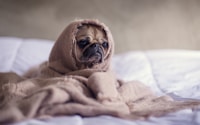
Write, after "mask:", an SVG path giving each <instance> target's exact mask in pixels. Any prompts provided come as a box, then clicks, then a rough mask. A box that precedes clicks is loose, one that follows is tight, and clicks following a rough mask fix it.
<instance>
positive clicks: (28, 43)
mask: <svg viewBox="0 0 200 125" xmlns="http://www.w3.org/2000/svg"><path fill="white" fill-rule="evenodd" d="M52 46H53V42H52V41H49V40H41V39H22V38H15V37H0V55H1V56H0V62H1V63H0V72H9V71H13V72H16V73H18V74H20V75H22V74H23V73H24V72H25V71H27V70H28V69H29V68H30V67H33V66H35V65H38V64H40V63H41V62H43V61H45V60H47V59H48V55H49V53H50V50H51V48H52ZM122 60H123V61H122ZM112 67H113V70H114V71H115V73H116V75H117V77H118V78H120V79H123V80H125V81H130V80H138V81H141V82H143V83H145V84H146V85H147V86H149V87H150V88H151V89H152V90H153V91H155V92H156V94H157V95H163V94H167V95H170V96H172V97H173V98H174V99H176V100H192V99H200V92H199V90H200V51H192V50H176V49H173V50H150V51H130V52H126V53H122V54H116V55H115V56H114V57H113V60H112ZM118 67H121V68H118ZM29 124H37V125H47V124H48V125H49V124H50V125H57V124H60V125H72V124H73V125H92V124H93V125H94V124H95V125H102V124H107V125H113V124H115V125H122V124H123V125H134V124H140V125H159V124H162V125H165V124H166V125H169V124H170V125H178V124H181V125H186V124H190V125H197V124H200V108H197V109H195V110H191V109H185V110H181V111H178V112H175V113H170V114H167V115H165V116H162V117H150V118H149V119H148V120H145V121H142V120H136V121H128V120H123V119H119V118H115V117H111V116H98V117H89V118H82V117H80V116H78V115H75V116H62V117H54V118H49V119H46V120H38V119H31V120H27V121H23V122H20V123H15V124H14V125H29Z"/></svg>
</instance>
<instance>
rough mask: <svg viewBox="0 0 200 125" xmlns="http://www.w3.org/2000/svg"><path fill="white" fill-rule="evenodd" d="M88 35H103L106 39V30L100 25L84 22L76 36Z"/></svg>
mask: <svg viewBox="0 0 200 125" xmlns="http://www.w3.org/2000/svg"><path fill="white" fill-rule="evenodd" d="M87 36H90V37H101V38H105V39H106V33H105V31H104V30H103V29H102V28H101V27H99V26H95V25H89V24H84V25H82V26H80V27H78V32H77V34H76V38H81V37H87Z"/></svg>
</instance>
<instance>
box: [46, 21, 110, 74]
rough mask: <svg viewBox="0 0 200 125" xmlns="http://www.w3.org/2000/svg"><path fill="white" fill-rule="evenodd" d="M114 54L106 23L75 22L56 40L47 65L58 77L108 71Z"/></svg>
mask: <svg viewBox="0 0 200 125" xmlns="http://www.w3.org/2000/svg"><path fill="white" fill-rule="evenodd" d="M113 52H114V42H113V37H112V34H111V32H110V30H109V28H108V27H107V26H106V25H105V24H103V23H101V22H99V21H98V20H91V19H86V20H77V21H74V22H72V23H70V24H69V25H68V26H67V27H66V28H65V30H64V31H63V32H62V33H61V35H60V36H59V37H58V39H57V40H56V43H55V44H54V46H53V48H52V50H51V54H50V56H49V62H48V66H49V68H51V69H53V70H54V71H56V72H58V73H60V74H69V73H70V72H75V71H80V70H81V71H83V70H84V71H86V70H87V71H89V70H90V71H91V72H95V71H107V70H108V69H109V68H110V60H111V57H112V55H113Z"/></svg>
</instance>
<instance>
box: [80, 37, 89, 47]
mask: <svg viewBox="0 0 200 125" xmlns="http://www.w3.org/2000/svg"><path fill="white" fill-rule="evenodd" d="M88 44H89V40H88V39H83V40H80V41H78V46H79V47H80V48H81V49H83V48H84V47H86V46H87V45H88Z"/></svg>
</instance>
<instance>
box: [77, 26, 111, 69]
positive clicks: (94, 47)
mask: <svg viewBox="0 0 200 125" xmlns="http://www.w3.org/2000/svg"><path fill="white" fill-rule="evenodd" d="M76 41H77V42H76V44H77V46H76V47H77V48H76V50H79V51H78V58H79V60H80V62H81V63H82V64H83V66H84V67H85V68H91V67H93V66H94V65H97V64H99V63H102V62H103V59H104V56H105V55H106V53H107V52H108V48H109V43H108V40H107V38H106V34H105V32H104V30H103V29H101V28H100V27H98V26H95V25H86V24H85V25H83V26H81V27H78V32H77V34H76Z"/></svg>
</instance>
